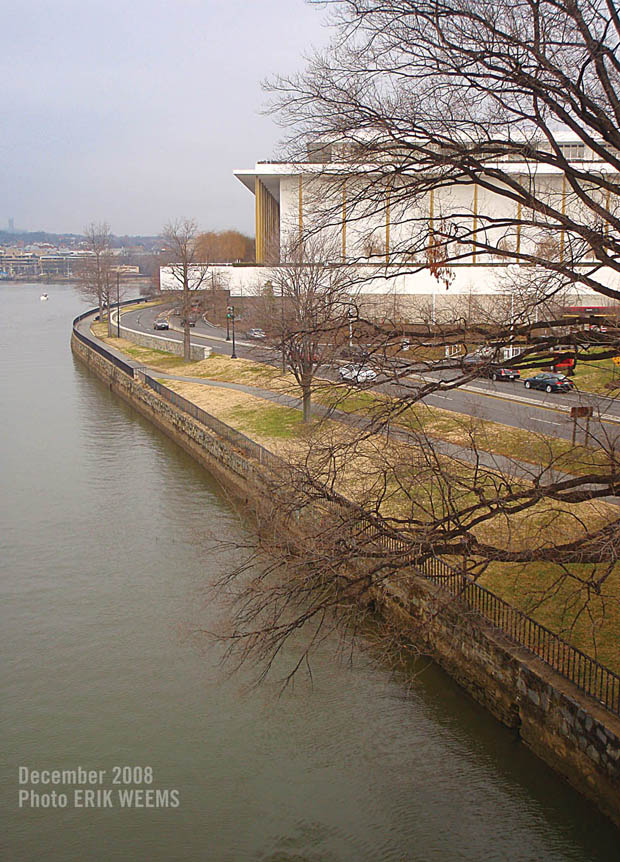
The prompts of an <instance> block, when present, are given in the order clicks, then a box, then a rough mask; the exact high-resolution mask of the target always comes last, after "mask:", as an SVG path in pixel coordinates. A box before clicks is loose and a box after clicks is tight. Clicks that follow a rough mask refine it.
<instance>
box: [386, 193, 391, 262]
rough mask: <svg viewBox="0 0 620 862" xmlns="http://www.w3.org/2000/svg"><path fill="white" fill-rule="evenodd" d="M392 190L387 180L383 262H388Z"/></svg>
mask: <svg viewBox="0 0 620 862" xmlns="http://www.w3.org/2000/svg"><path fill="white" fill-rule="evenodd" d="M391 196H392V188H391V184H390V180H389V179H388V181H387V183H386V188H385V262H386V264H388V263H389V262H390V203H391Z"/></svg>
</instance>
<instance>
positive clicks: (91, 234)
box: [78, 222, 116, 330]
mask: <svg viewBox="0 0 620 862" xmlns="http://www.w3.org/2000/svg"><path fill="white" fill-rule="evenodd" d="M84 236H85V238H86V248H87V251H88V252H89V253H90V254H89V257H88V258H86V259H85V260H84V261H83V264H82V266H81V267H80V272H79V282H78V286H79V288H80V290H81V291H82V292H83V293H85V294H86V296H88V297H89V299H92V300H94V301H95V302H96V303H97V304H98V306H99V318H100V319H103V310H104V308H105V309H108V330H109V329H110V317H109V309H110V305H111V303H112V289H113V284H114V287H115V286H116V281H115V280H114V279H113V274H112V272H111V269H112V263H113V258H112V243H111V240H112V234H111V232H110V225H109V224H107V223H106V222H99V223H95V222H91V224H89V225H88V227H86V228H85V229H84Z"/></svg>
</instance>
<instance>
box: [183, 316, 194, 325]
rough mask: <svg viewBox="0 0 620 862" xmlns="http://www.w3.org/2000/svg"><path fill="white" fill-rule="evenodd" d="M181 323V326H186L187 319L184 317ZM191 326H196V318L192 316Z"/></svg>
mask: <svg viewBox="0 0 620 862" xmlns="http://www.w3.org/2000/svg"><path fill="white" fill-rule="evenodd" d="M180 323H181V326H185V318H184V317H182V318H181V320H180ZM189 325H190V326H196V318H195V317H193V316H192V317H190V318H189Z"/></svg>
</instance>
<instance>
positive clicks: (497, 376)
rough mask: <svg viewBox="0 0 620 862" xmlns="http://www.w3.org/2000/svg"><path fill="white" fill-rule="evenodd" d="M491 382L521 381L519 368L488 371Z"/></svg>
mask: <svg viewBox="0 0 620 862" xmlns="http://www.w3.org/2000/svg"><path fill="white" fill-rule="evenodd" d="M487 374H488V376H489V377H490V378H491V380H519V378H520V377H521V374H520V372H519V369H518V368H493V366H491V368H489V369H488V371H487Z"/></svg>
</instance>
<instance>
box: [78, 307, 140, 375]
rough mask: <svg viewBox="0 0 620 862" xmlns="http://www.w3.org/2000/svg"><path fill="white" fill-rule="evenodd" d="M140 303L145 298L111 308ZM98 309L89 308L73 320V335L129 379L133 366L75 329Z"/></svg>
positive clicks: (97, 311)
mask: <svg viewBox="0 0 620 862" xmlns="http://www.w3.org/2000/svg"><path fill="white" fill-rule="evenodd" d="M140 302H147V300H146V299H145V298H143V299H126V300H124V301H123V302H118V303H116V302H115V303H114V305H113V306H112V307H113V308H122V306H124V305H137V304H138V303H140ZM98 313H99V309H98V308H89V309H88V311H83V312H82V314H78V316H77V317H74V318H73V323H72V326H73V334H74V335H75V337H76V338H77V339H78V341H81V342H82V343H83V344H86V345H88V347H90V348H92V349H93V350H94V351H95V352H96V353H98V354H99V355H100V356H103V358H104V359H107V360H108V362H111V363H112V364H113V365H115V366H116V367H117V368H119V369H120V370H121V371H123V372H124V373H125V374H127V375H129V377H133V376H134V368H135V365H132V364H130V363H129V362H125V360H123V359H121V358H120V357H119V356H116V355H115V354H114V353H112V352H111V351H110V350H107V349H106V348H105V347H104V346H103V345H102V344H99V343H98V341H97V340H96V339H95V338H91V337H90V336H88V335H84V333H83V332H80V331H79V329H78V328H77V324H78V323H79V322H80V321H81V320H84V319H85V318H86V317H91V316H92V315H93V314H98Z"/></svg>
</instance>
